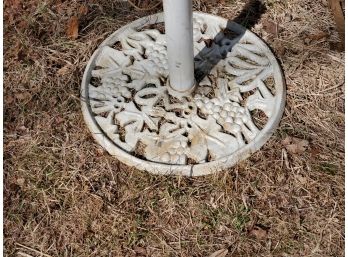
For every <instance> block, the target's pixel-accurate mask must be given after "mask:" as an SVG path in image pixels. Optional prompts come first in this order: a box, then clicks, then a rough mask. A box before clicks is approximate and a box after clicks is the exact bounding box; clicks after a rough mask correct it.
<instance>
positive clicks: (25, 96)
mask: <svg viewBox="0 0 348 257" xmlns="http://www.w3.org/2000/svg"><path fill="white" fill-rule="evenodd" d="M15 97H16V98H17V99H18V100H28V99H30V98H31V94H30V93H29V92H23V93H17V94H15Z"/></svg>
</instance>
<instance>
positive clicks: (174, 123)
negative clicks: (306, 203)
mask: <svg viewBox="0 0 348 257" xmlns="http://www.w3.org/2000/svg"><path fill="white" fill-rule="evenodd" d="M193 18H194V31H193V32H194V33H193V34H194V35H193V36H194V48H195V70H196V74H198V75H200V74H204V73H208V75H207V76H203V77H204V78H203V79H202V80H201V81H199V84H198V85H197V87H196V88H195V91H194V92H193V93H192V97H184V98H181V99H178V98H175V97H173V96H171V95H170V94H169V93H168V87H167V86H166V84H167V80H168V62H167V53H166V40H165V35H164V34H163V33H162V32H160V31H161V27H163V15H162V14H157V15H152V16H149V17H145V18H142V19H139V20H137V21H135V22H133V23H131V24H129V25H127V26H125V27H123V28H121V29H119V30H118V31H116V32H115V33H113V34H112V35H111V36H110V37H108V38H107V39H106V40H105V41H104V42H103V43H102V44H101V45H100V47H99V48H98V49H97V50H96V51H95V53H94V54H93V56H92V58H91V60H90V61H89V63H88V65H87V68H86V70H85V73H84V77H83V81H82V87H81V103H82V111H83V115H84V118H85V121H86V123H87V125H88V127H89V129H90V130H91V132H92V134H93V137H94V138H95V140H96V141H97V142H98V143H99V144H101V145H102V146H103V147H104V148H105V149H106V150H107V151H108V152H109V153H110V154H111V155H113V156H115V157H116V158H117V159H119V160H120V161H122V162H124V163H126V164H127V165H129V166H134V167H136V168H138V169H140V170H147V171H149V172H151V173H156V174H182V175H188V176H199V175H206V174H210V173H213V172H216V171H219V170H222V169H226V168H228V167H231V166H233V165H234V164H236V163H237V162H238V161H240V160H242V159H245V158H247V157H248V156H250V155H251V153H253V152H255V151H256V150H258V149H259V148H260V147H261V146H262V145H263V144H264V143H265V142H266V141H267V140H268V139H269V138H270V136H271V134H272V133H273V131H274V130H275V128H276V127H277V125H278V123H279V121H280V118H281V116H282V114H283V110H284V104H285V84H284V79H283V75H282V72H281V69H280V67H279V65H278V63H277V61H276V59H275V57H274V55H273V54H272V52H271V51H270V50H269V48H268V47H267V45H266V44H265V43H264V42H263V41H262V40H261V39H259V38H258V37H257V36H256V35H254V34H253V33H251V32H250V31H248V30H245V29H244V28H243V27H241V26H240V25H238V24H236V23H233V22H228V21H227V20H226V19H223V18H220V17H216V16H212V15H208V14H204V13H194V15H193ZM156 26H157V27H156ZM178 51H180V49H178Z"/></svg>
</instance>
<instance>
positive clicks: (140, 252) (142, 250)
mask: <svg viewBox="0 0 348 257" xmlns="http://www.w3.org/2000/svg"><path fill="white" fill-rule="evenodd" d="M133 250H134V251H135V252H136V253H137V254H138V255H137V256H146V255H147V251H146V249H145V248H144V247H140V246H136V247H134V249H133Z"/></svg>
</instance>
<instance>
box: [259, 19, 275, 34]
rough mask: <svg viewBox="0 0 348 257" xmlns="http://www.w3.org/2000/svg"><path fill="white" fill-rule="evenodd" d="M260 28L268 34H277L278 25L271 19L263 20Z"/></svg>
mask: <svg viewBox="0 0 348 257" xmlns="http://www.w3.org/2000/svg"><path fill="white" fill-rule="evenodd" d="M262 28H263V30H264V31H266V32H267V33H269V34H273V35H277V34H278V25H277V24H276V23H274V22H273V21H269V20H265V21H263V22H262Z"/></svg>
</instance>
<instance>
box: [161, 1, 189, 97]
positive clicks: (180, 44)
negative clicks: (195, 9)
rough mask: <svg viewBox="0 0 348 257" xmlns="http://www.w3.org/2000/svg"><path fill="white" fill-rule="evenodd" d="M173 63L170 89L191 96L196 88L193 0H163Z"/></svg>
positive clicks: (170, 63)
mask: <svg viewBox="0 0 348 257" xmlns="http://www.w3.org/2000/svg"><path fill="white" fill-rule="evenodd" d="M163 9H164V22H165V30H166V38H167V55H168V66H169V83H168V86H169V91H170V93H171V94H173V95H174V96H184V95H190V93H191V92H192V91H193V89H194V87H195V78H194V60H193V58H194V53H193V24H192V0H163Z"/></svg>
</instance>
